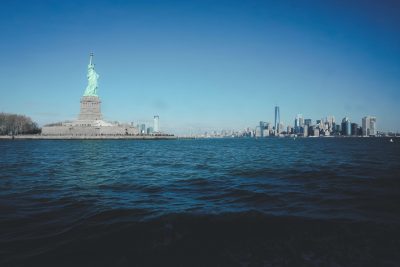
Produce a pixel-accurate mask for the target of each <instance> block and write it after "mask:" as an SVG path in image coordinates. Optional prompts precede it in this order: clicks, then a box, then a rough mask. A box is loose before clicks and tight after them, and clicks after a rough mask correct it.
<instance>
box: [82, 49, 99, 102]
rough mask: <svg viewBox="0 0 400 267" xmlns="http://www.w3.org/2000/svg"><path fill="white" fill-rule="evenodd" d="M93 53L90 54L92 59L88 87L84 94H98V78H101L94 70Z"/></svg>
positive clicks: (89, 66) (89, 67)
mask: <svg viewBox="0 0 400 267" xmlns="http://www.w3.org/2000/svg"><path fill="white" fill-rule="evenodd" d="M92 61H93V53H91V54H90V61H89V65H88V74H87V78H88V85H87V87H86V90H85V93H84V94H83V96H97V88H98V86H97V79H99V75H98V74H97V73H96V71H95V70H94V64H93V62H92Z"/></svg>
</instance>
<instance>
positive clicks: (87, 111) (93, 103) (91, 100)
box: [79, 96, 102, 121]
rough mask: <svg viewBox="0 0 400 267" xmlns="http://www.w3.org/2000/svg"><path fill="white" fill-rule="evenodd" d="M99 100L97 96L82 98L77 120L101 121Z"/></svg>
mask: <svg viewBox="0 0 400 267" xmlns="http://www.w3.org/2000/svg"><path fill="white" fill-rule="evenodd" d="M100 104H101V101H100V98H99V97H98V96H83V97H82V98H81V112H80V113H79V120H89V121H91V120H101V119H102V116H101V109H100Z"/></svg>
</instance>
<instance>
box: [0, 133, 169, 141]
mask: <svg viewBox="0 0 400 267" xmlns="http://www.w3.org/2000/svg"><path fill="white" fill-rule="evenodd" d="M175 139H177V137H176V136H174V135H107V136H104V135H102V136H96V135H94V136H72V135H53V136H50V135H28V134H25V135H14V136H12V135H0V140H175Z"/></svg>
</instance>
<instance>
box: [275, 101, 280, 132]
mask: <svg viewBox="0 0 400 267" xmlns="http://www.w3.org/2000/svg"><path fill="white" fill-rule="evenodd" d="M280 123H281V115H280V112H279V107H278V106H276V107H275V124H274V126H275V134H278V133H279V132H280V129H279V124H280Z"/></svg>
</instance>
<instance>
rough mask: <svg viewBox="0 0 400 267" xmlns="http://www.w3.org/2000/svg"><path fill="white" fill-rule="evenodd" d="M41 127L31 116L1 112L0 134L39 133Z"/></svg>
mask: <svg viewBox="0 0 400 267" xmlns="http://www.w3.org/2000/svg"><path fill="white" fill-rule="evenodd" d="M40 132H41V129H40V128H39V127H38V125H37V123H36V122H33V121H32V119H31V118H29V117H27V116H24V115H18V114H10V113H3V112H2V113H0V135H18V134H38V133H40Z"/></svg>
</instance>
